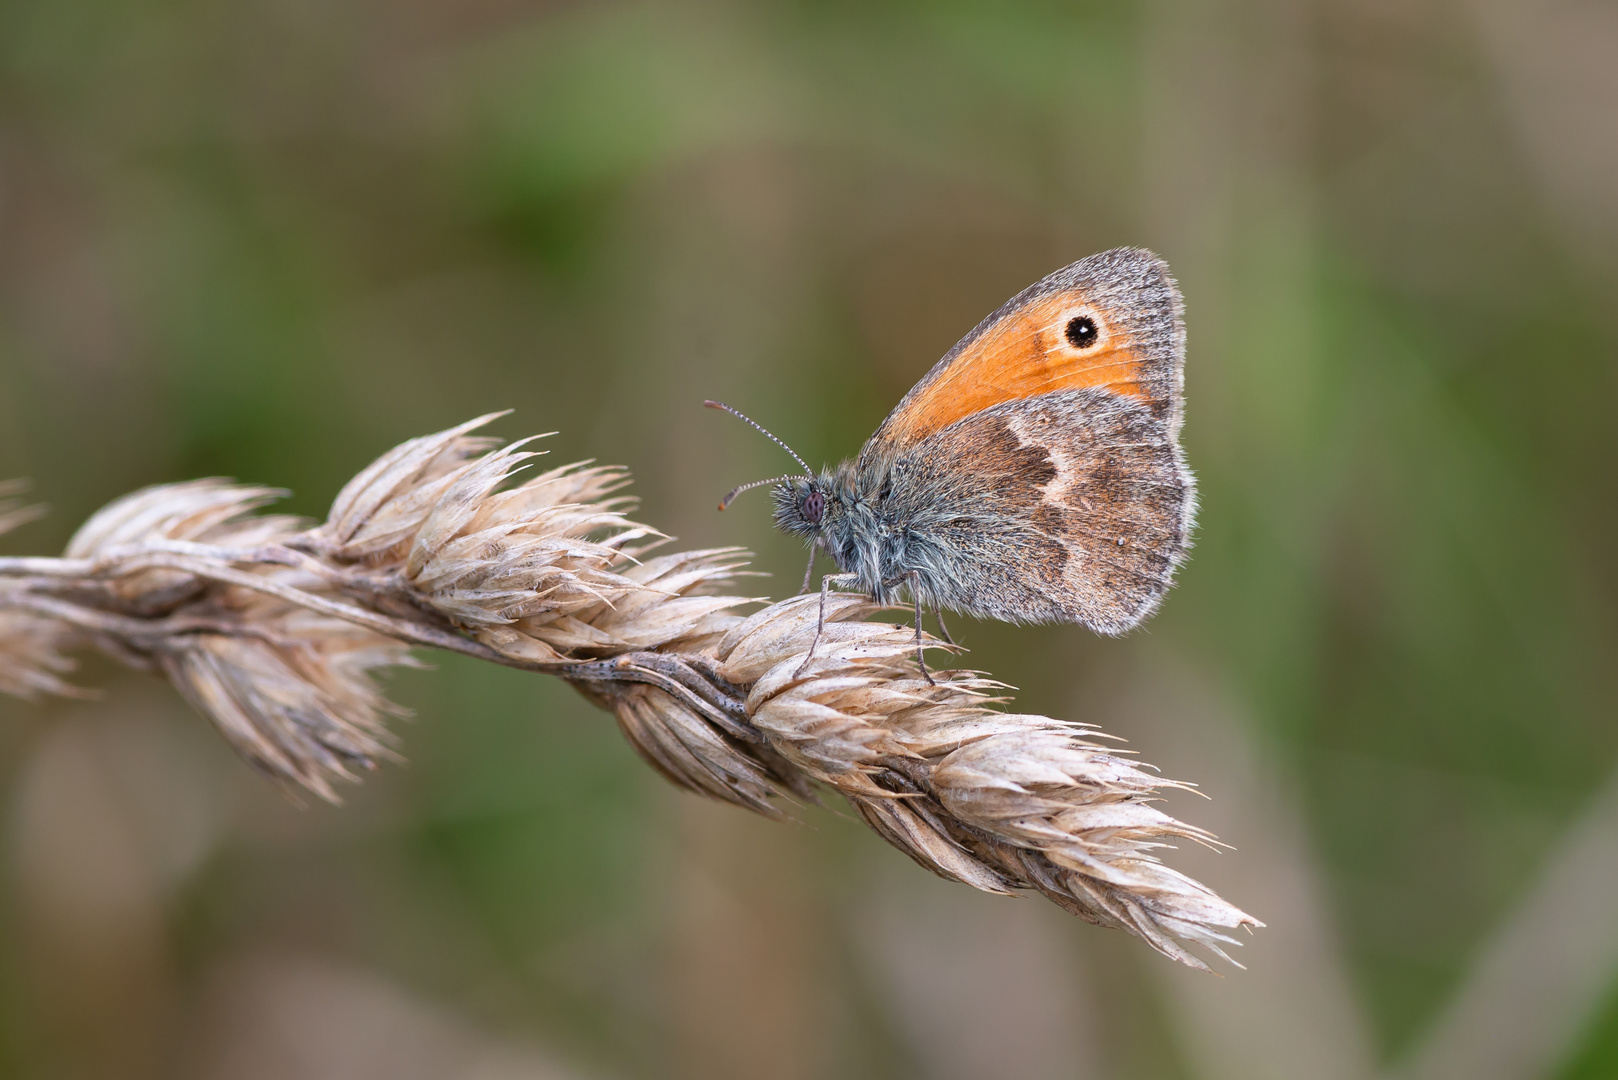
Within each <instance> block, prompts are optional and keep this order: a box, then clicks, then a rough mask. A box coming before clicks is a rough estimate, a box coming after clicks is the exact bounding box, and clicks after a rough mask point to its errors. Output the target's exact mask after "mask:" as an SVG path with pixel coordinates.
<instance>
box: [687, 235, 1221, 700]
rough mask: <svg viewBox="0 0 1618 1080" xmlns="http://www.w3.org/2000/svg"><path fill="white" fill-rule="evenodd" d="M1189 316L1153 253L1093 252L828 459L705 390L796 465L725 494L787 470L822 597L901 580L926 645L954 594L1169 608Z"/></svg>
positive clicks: (999, 608)
mask: <svg viewBox="0 0 1618 1080" xmlns="http://www.w3.org/2000/svg"><path fill="white" fill-rule="evenodd" d="M1183 314H1184V302H1183V300H1182V299H1181V296H1180V291H1179V288H1178V286H1177V285H1176V284H1175V282H1174V279H1173V277H1171V276H1170V274H1169V269H1168V266H1167V264H1166V263H1164V262H1163V260H1162V259H1160V258H1158V257H1157V256H1156V255H1154V254H1152V253H1151V252H1149V251H1145V250H1142V249H1139V248H1116V249H1114V250H1111V251H1104V252H1102V253H1100V254H1098V255H1092V256H1090V257H1089V258H1086V259H1081V260H1079V261H1078V262H1076V263H1073V264H1072V265H1070V266H1067V267H1064V268H1062V269H1061V270H1058V271H1056V272H1055V273H1053V274H1051V275H1050V276H1048V277H1046V278H1044V279H1043V280H1041V281H1039V282H1037V283H1035V284H1034V285H1031V286H1029V287H1028V288H1026V289H1024V290H1023V291H1022V292H1020V293H1018V294H1017V295H1016V296H1014V297H1012V298H1011V299H1010V300H1009V301H1007V302H1006V303H1005V304H1004V305H1002V306H1001V307H1000V308H999V310H997V311H995V312H994V313H993V314H992V315H990V316H989V317H988V318H986V319H984V320H983V321H982V322H981V323H979V324H978V325H977V327H976V328H975V329H973V330H972V332H971V333H969V334H967V335H966V337H964V338H962V339H961V341H960V342H959V343H958V344H956V346H955V347H954V348H953V349H951V350H950V351H949V352H948V353H946V354H945V355H944V358H943V359H942V360H940V361H939V362H938V363H937V365H935V366H934V367H933V369H932V370H931V371H929V372H928V373H927V374H926V375H925V376H924V377H923V378H922V380H921V381H920V382H918V383H917V384H916V385H915V386H914V387H913V388H912V389H911V390H910V392H909V393H908V394H906V395H905V396H904V398H903V399H902V400H901V401H900V402H899V404H898V405H897V406H896V407H895V408H894V410H893V412H891V413H890V414H888V417H887V419H886V420H884V421H883V422H882V424H881V426H880V427H878V428H877V429H876V433H875V434H874V435H872V436H871V438H870V439H869V441H867V442H866V444H865V447H864V448H863V449H862V450H861V451H860V454H859V456H858V457H857V458H855V459H853V460H850V461H844V462H843V463H842V464H840V465H838V466H836V467H835V468H828V469H822V470H821V471H820V472H819V473H815V472H814V471H813V470H811V469H810V468H809V466H808V465H807V464H806V463H805V462H804V461H803V459H802V458H801V457H798V455H797V454H796V453H794V452H793V451H792V449H791V447H789V446H787V445H786V443H784V442H782V441H781V440H780V439H777V438H776V437H775V436H774V435H771V434H770V433H769V432H768V431H766V430H765V429H764V428H762V427H760V426H759V425H758V424H755V423H754V422H753V421H752V420H750V419H748V418H747V417H746V416H743V415H742V414H741V413H739V412H737V411H736V410H735V409H732V408H730V407H729V406H728V405H724V404H722V403H720V402H714V401H710V402H707V403H706V404H708V405H709V406H711V407H713V408H720V409H724V410H726V411H727V412H731V413H733V414H734V415H736V416H738V417H740V418H741V419H743V420H745V421H746V422H747V423H749V424H752V425H753V426H754V427H755V428H758V430H759V431H761V432H763V433H764V434H765V435H767V436H768V437H769V438H771V439H772V440H774V441H775V442H776V443H777V445H779V446H781V447H782V448H783V449H784V450H786V451H787V453H789V454H792V456H793V458H794V459H796V460H797V462H798V464H799V465H800V466H802V467H803V475H790V476H783V477H776V478H774V479H771V480H760V481H757V482H755V483H752V484H743V485H742V486H740V487H738V488H736V489H735V490H734V491H732V492H731V493H730V494H728V495H727V496H726V497H725V499H724V501H723V502H721V503H720V509H721V510H723V509H724V508H725V507H726V506H727V505H729V503H730V501H731V500H732V499H734V498H735V497H736V496H737V495H739V494H740V493H741V492H743V491H746V490H749V489H750V488H755V487H761V486H764V485H774V500H775V515H774V516H775V524H776V526H777V527H778V528H780V529H782V530H784V531H785V532H787V533H789V534H791V535H794V536H800V537H803V538H804V539H805V540H806V541H807V542H808V544H809V548H810V551H809V571H808V572H806V574H805V577H804V591H806V592H807V591H808V588H809V583H810V580H811V577H812V574H813V570H814V562H815V557H816V554H817V553H819V552H824V553H825V554H826V555H828V556H830V557H831V559H832V561H834V562H835V563H836V564H837V567H838V570H839V573H837V574H830V575H827V576H826V577H825V578H824V579H822V582H821V605H822V614H824V606H825V598H826V594H827V592H828V590H829V589H831V588H832V587H833V586H836V587H838V588H847V587H850V586H853V587H857V588H858V589H860V590H861V591H863V592H865V593H867V594H869V595H870V596H871V597H872V598H873V599H874V600H875V601H877V602H878V603H890V602H892V601H893V600H894V599H895V598H896V597H897V596H898V595H899V594H900V591H901V590H903V591H905V592H908V594H909V596H910V599H911V601H912V603H913V604H914V605H915V609H916V635H917V642H918V656H919V650H920V645H919V643H920V640H921V615H922V609H923V608H924V607H925V608H929V609H931V610H932V611H933V612H935V613H936V614H937V615H938V618H939V627H940V630H941V631H942V632H943V634H944V637H945V640H949V632H948V630H947V629H945V628H944V626H943V615H942V613H943V612H944V611H951V612H960V613H963V614H967V615H972V616H975V617H979V618H989V619H1000V620H1004V621H1007V622H1012V623H1078V624H1080V625H1083V626H1087V627H1089V628H1090V629H1091V630H1094V631H1096V632H1098V633H1101V634H1108V635H1116V634H1122V633H1124V632H1125V631H1127V630H1130V629H1131V628H1133V627H1135V626H1137V625H1138V624H1139V623H1140V622H1141V621H1142V620H1144V619H1145V618H1147V617H1148V616H1149V615H1151V614H1152V612H1153V611H1155V610H1156V609H1157V607H1158V605H1159V604H1160V603H1161V602H1162V599H1163V596H1164V594H1165V593H1166V592H1167V591H1168V589H1169V587H1170V585H1171V584H1172V583H1173V579H1174V573H1175V571H1176V570H1177V569H1178V567H1179V566H1180V564H1181V563H1182V562H1183V561H1184V560H1185V556H1186V551H1187V549H1188V547H1189V546H1190V537H1191V528H1192V522H1193V520H1194V518H1195V514H1196V482H1195V480H1194V478H1193V477H1192V475H1191V471H1190V469H1189V468H1187V466H1186V462H1185V454H1184V453H1183V451H1182V450H1181V448H1180V441H1179V436H1180V427H1181V424H1182V422H1183V420H1184V413H1185V402H1184V371H1185V325H1184V319H1183ZM822 621H823V620H822ZM818 638H819V634H818V632H817V634H816V641H818ZM813 650H814V645H813V644H811V646H810V654H811V655H812V654H813ZM922 671H923V674H926V667H925V665H923V667H922ZM928 678H929V681H930V680H931V676H928Z"/></svg>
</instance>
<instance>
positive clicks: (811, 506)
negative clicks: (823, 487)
mask: <svg viewBox="0 0 1618 1080" xmlns="http://www.w3.org/2000/svg"><path fill="white" fill-rule="evenodd" d="M799 512H800V513H801V514H803V520H805V521H807V522H808V523H809V524H811V525H819V524H820V519H821V518H823V517H825V516H826V496H824V495H822V494H821V493H820V492H818V491H811V492H810V493H809V494H808V495H807V496H805V497H804V500H803V506H801V507H800V508H799Z"/></svg>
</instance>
